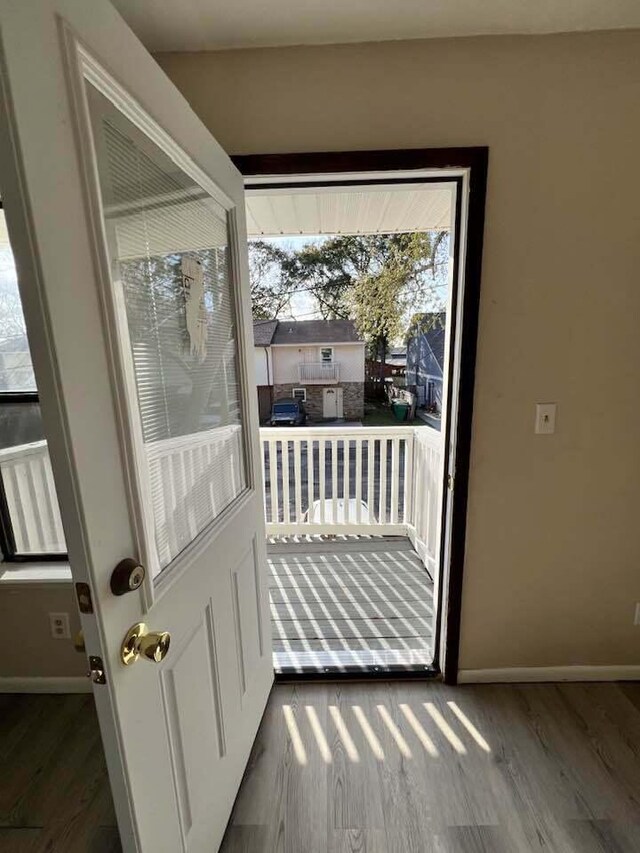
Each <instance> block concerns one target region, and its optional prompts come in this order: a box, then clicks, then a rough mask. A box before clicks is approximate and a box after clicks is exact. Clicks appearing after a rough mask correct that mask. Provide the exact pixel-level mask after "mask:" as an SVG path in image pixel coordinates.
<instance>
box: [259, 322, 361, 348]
mask: <svg viewBox="0 0 640 853" xmlns="http://www.w3.org/2000/svg"><path fill="white" fill-rule="evenodd" d="M272 343H273V344H344V343H363V340H362V338H361V337H360V335H359V334H358V331H357V329H356V327H355V324H354V323H353V321H352V320H290V321H284V322H283V321H282V320H280V322H279V323H278V328H277V330H276V333H275V335H274V336H273V340H272Z"/></svg>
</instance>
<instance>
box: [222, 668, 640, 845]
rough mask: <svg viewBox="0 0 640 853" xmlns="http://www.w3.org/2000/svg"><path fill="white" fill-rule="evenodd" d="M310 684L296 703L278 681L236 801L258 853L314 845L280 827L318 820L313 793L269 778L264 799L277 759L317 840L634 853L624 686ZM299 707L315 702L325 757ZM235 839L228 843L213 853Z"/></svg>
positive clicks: (637, 713)
mask: <svg viewBox="0 0 640 853" xmlns="http://www.w3.org/2000/svg"><path fill="white" fill-rule="evenodd" d="M304 690H305V698H304V700H301V699H300V697H299V696H298V695H297V691H298V688H297V687H294V686H291V685H279V686H277V687H276V688H275V689H274V691H273V694H272V698H271V700H270V709H269V712H268V714H267V715H266V716H265V721H264V723H263V726H262V727H261V731H260V734H259V738H258V741H257V746H256V750H257V755H256V756H255V759H252V763H251V764H250V767H251V770H250V771H248V773H247V776H246V778H245V781H244V783H243V786H242V788H241V790H240V793H239V795H238V800H237V803H236V809H235V812H234V829H235V830H236V831H237V830H238V828H239V827H241V826H243V825H246V826H247V827H250V829H249V830H248V835H247V837H248V838H250V839H253V838H258V837H259V838H260V839H261V843H263V844H264V846H263V847H262V850H263V851H264V853H275V851H284V850H294V849H296V848H295V847H294V846H293V845H294V844H296V843H297V844H303V843H306V842H307V841H308V837H307V836H306V835H304V834H300V832H299V830H298V829H291V828H289V829H288V827H290V826H291V824H293V825H294V826H295V827H297V826H298V825H299V824H300V823H301V822H302V823H305V822H307V821H309V820H311V819H312V818H311V816H310V815H309V812H308V809H309V808H310V801H309V802H307V801H305V802H304V803H303V802H302V801H301V800H300V799H299V798H298V797H297V795H295V796H294V795H292V796H291V797H290V798H289V797H283V796H278V794H277V792H278V790H279V788H278V784H279V783H278V782H277V781H276V787H275V792H274V793H273V796H272V792H273V790H274V779H275V780H278V779H280V778H282V773H283V765H284V766H286V770H287V775H286V778H287V791H291V790H292V787H293V788H295V790H296V792H300V791H301V790H304V791H306V792H311V791H312V789H313V790H314V791H315V793H308V796H309V797H311V799H312V800H313V801H314V802H315V807H316V809H317V812H318V813H317V815H316V820H315V826H316V832H320V833H322V832H324V836H323V837H322V839H320V840H318V839H317V838H314V839H313V840H312V841H311V843H310V848H309V849H311V850H316V849H323V850H327V851H333V850H336V851H361V850H362V851H374V853H378V851H385V853H406V851H420V853H423V851H425V853H427V851H433V853H528V851H540V853H543V851H544V853H631V851H635V853H637V851H638V850H640V806H639V805H638V802H637V797H636V796H635V792H636V791H638V790H640V762H639V761H637V733H638V727H639V726H640V708H638V706H637V705H636V704H635V703H634V702H632V701H629V697H628V695H627V691H628V688H627V687H620V686H618V685H615V684H606V685H593V684H589V685H578V684H563V685H525V686H516V685H481V686H474V687H463V688H450V687H445V686H443V685H442V684H437V683H434V682H429V683H424V682H423V683H420V682H416V683H407V682H382V683H381V682H375V683H364V684H340V685H306V686H305V687H304ZM631 693H632V695H635V691H634V690H631ZM296 703H297V704H296ZM323 703H325V705H326V709H325V710H323ZM294 704H295V705H296V707H297V709H298V710H297V713H296V719H298V720H299V727H298V735H299V739H300V743H299V744H298V749H299V748H300V745H301V746H302V748H303V749H304V755H305V762H304V763H300V762H298V761H296V760H295V759H294V760H292V756H293V755H294V750H293V741H292V738H291V734H290V733H289V732H287V729H286V725H285V723H284V719H283V716H282V714H283V711H282V708H283V706H284V705H294ZM301 705H312V706H313V707H315V709H316V715H317V720H318V721H319V723H320V725H321V727H322V730H323V732H324V739H325V743H326V744H327V745H328V748H329V753H328V759H329V760H327V753H326V749H325V747H323V746H322V737H320V738H318V735H317V733H316V732H314V731H313V729H312V728H311V727H310V726H309V724H308V719H305V717H304V714H303V713H301V710H302V709H301V708H300V706H301ZM332 708H333V709H334V710H331V709H332ZM335 709H337V711H338V712H339V717H338V723H337V724H336V719H335V715H336V710H335ZM356 709H359V710H356ZM283 739H284V744H283ZM610 760H611V761H612V762H613V763H611V764H609V761H610ZM618 766H620V767H621V768H622V771H621V772H620V774H619V775H618V774H616V768H617V767H618ZM607 767H609V770H607ZM322 774H324V775H325V776H326V779H327V784H326V786H325V785H323V784H321V783H320V781H319V779H320V776H321V775H322ZM305 796H306V795H305ZM325 798H327V799H325ZM275 803H277V806H275V805H274V804H275ZM269 804H271V808H270V807H269ZM603 814H607V815H609V817H602V816H598V815H603ZM325 820H326V821H327V823H326V826H325V829H324V830H322V829H321V827H322V825H323V822H324V821H325ZM261 826H262V827H263V829H262V831H261V830H260V827H261ZM238 849H244V848H242V847H239V846H237V845H236V846H233V839H230V840H229V842H228V845H227V842H225V845H223V847H222V851H221V853H229V851H232V850H233V851H235V850H238ZM246 849H248V850H253V849H255V847H251V846H250V844H247V846H246ZM298 849H299V850H300V851H304V850H306V847H302V846H301V847H299V848H298Z"/></svg>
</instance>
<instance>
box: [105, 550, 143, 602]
mask: <svg viewBox="0 0 640 853" xmlns="http://www.w3.org/2000/svg"><path fill="white" fill-rule="evenodd" d="M145 574H146V573H145V570H144V566H141V565H140V563H139V562H138V561H137V560H133V559H132V558H131V557H126V558H125V559H124V560H120V562H119V563H118V565H117V566H116V567H115V569H114V570H113V571H112V572H111V583H110V586H111V592H112V593H113V594H114V595H126V593H128V592H133V591H134V590H136V589H139V588H140V587H141V586H142V581H143V580H144V576H145Z"/></svg>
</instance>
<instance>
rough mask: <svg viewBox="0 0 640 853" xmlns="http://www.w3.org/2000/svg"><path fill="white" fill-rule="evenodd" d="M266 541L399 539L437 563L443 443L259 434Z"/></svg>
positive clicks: (400, 431)
mask: <svg viewBox="0 0 640 853" xmlns="http://www.w3.org/2000/svg"><path fill="white" fill-rule="evenodd" d="M260 437H261V442H262V454H263V460H264V473H265V477H264V507H265V522H266V527H267V533H268V534H270V535H291V534H361V535H368V534H377V535H381V534H382V535H385V534H386V535H390V534H405V535H408V536H410V538H411V540H412V541H413V542H414V544H415V546H416V550H418V552H419V554H420V556H421V557H422V559H423V560H424V562H425V564H426V565H429V564H433V563H434V562H435V559H436V554H437V548H438V535H439V528H440V526H439V515H440V510H441V506H442V482H443V465H442V462H443V459H442V437H441V434H440V433H439V432H436V431H435V430H432V429H429V428H428V427H418V428H416V427H411V426H404V427H395V428H391V427H371V428H363V427H342V426H341V427H309V428H306V427H298V428H293V429H286V430H283V429H279V428H263V429H261V430H260Z"/></svg>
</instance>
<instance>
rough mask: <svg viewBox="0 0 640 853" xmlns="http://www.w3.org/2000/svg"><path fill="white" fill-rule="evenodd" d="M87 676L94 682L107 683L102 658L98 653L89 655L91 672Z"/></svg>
mask: <svg viewBox="0 0 640 853" xmlns="http://www.w3.org/2000/svg"><path fill="white" fill-rule="evenodd" d="M87 678H90V679H91V681H93V683H94V684H106V683H107V677H106V675H105V674H104V664H103V663H102V658H99V657H97V655H89V672H88V673H87Z"/></svg>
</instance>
